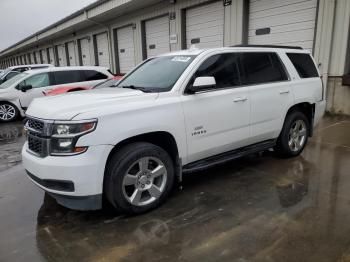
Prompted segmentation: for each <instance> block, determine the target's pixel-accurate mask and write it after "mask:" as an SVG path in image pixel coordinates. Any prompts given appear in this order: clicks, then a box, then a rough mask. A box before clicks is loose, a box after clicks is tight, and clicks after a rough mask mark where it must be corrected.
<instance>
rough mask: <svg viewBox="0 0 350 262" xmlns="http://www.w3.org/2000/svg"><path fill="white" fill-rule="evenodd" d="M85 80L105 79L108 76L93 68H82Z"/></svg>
mask: <svg viewBox="0 0 350 262" xmlns="http://www.w3.org/2000/svg"><path fill="white" fill-rule="evenodd" d="M84 74H85V81H94V80H102V79H107V78H108V77H107V76H106V75H104V74H102V73H100V72H97V71H94V70H84Z"/></svg>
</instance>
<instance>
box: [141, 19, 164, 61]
mask: <svg viewBox="0 0 350 262" xmlns="http://www.w3.org/2000/svg"><path fill="white" fill-rule="evenodd" d="M145 33H146V51H147V57H151V56H156V55H160V54H164V53H168V52H170V40H169V34H170V25H169V17H168V16H163V17H159V18H155V19H152V20H148V21H146V22H145Z"/></svg>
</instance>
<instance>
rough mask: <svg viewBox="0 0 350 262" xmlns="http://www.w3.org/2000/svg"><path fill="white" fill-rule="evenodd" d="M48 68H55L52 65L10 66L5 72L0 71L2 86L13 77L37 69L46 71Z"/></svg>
mask: <svg viewBox="0 0 350 262" xmlns="http://www.w3.org/2000/svg"><path fill="white" fill-rule="evenodd" d="M48 67H53V65H51V64H34V65H19V66H10V67H8V68H6V69H5V70H0V84H2V83H4V82H6V81H7V80H10V79H11V78H12V77H14V76H16V75H18V74H19V73H22V72H25V71H28V70H35V69H44V68H48Z"/></svg>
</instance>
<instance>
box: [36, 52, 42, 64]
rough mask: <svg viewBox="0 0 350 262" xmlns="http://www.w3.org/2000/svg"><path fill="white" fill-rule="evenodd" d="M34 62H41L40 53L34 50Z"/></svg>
mask: <svg viewBox="0 0 350 262" xmlns="http://www.w3.org/2000/svg"><path fill="white" fill-rule="evenodd" d="M35 58H36V63H37V64H41V59H40V53H39V51H36V52H35Z"/></svg>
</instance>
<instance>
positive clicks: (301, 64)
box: [287, 53, 318, 78]
mask: <svg viewBox="0 0 350 262" xmlns="http://www.w3.org/2000/svg"><path fill="white" fill-rule="evenodd" d="M287 56H288V58H289V59H290V61H291V62H292V63H293V65H294V67H295V69H296V70H297V72H298V74H299V76H300V77H301V78H310V77H318V72H317V69H316V67H315V63H314V62H313V61H312V58H311V56H310V55H309V54H294V53H288V54H287Z"/></svg>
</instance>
